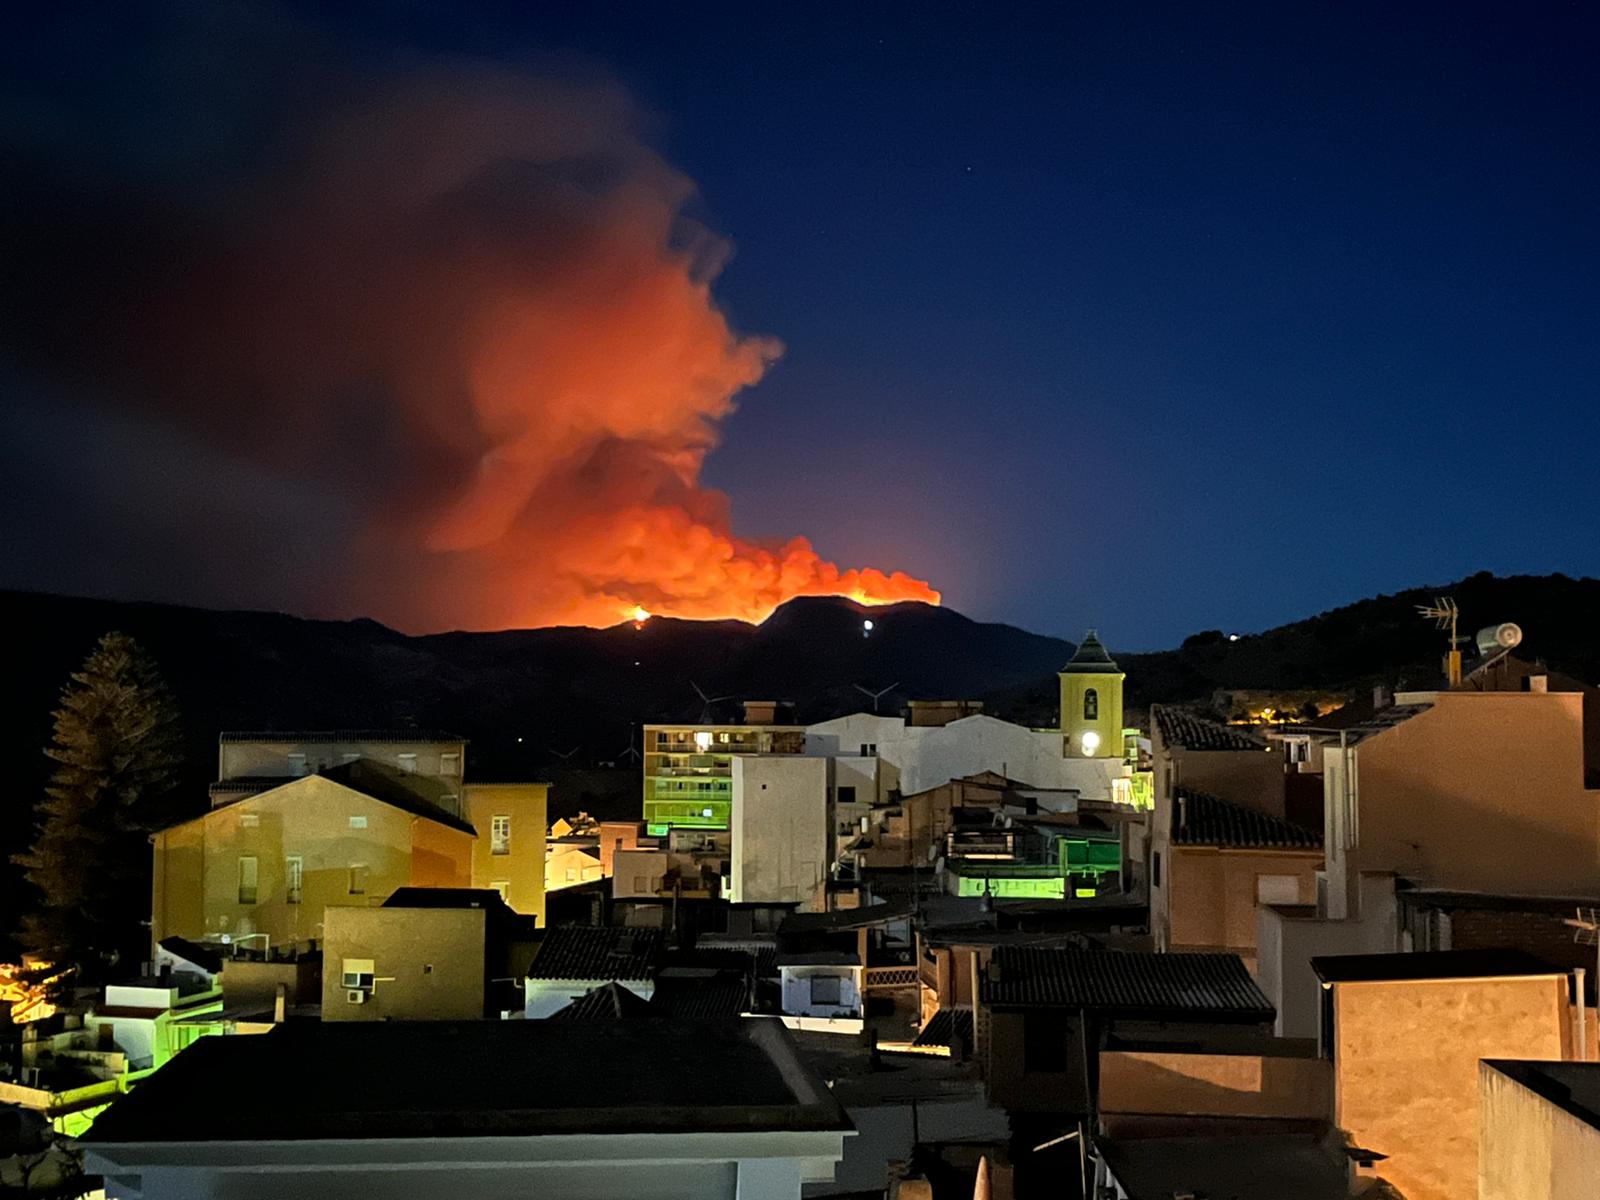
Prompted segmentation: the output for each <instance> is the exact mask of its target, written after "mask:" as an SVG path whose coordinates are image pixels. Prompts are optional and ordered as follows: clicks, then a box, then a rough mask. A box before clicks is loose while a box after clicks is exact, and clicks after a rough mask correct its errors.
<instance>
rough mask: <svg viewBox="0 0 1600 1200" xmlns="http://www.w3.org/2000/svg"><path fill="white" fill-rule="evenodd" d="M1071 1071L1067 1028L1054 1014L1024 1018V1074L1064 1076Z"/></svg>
mask: <svg viewBox="0 0 1600 1200" xmlns="http://www.w3.org/2000/svg"><path fill="white" fill-rule="evenodd" d="M1066 1069H1067V1038H1066V1029H1065V1028H1064V1023H1063V1022H1062V1020H1061V1018H1060V1017H1058V1016H1056V1015H1055V1014H1054V1013H1048V1012H1030V1013H1025V1014H1024V1015H1023V1018H1022V1070H1023V1073H1024V1074H1027V1075H1033V1074H1060V1073H1061V1072H1062V1071H1065V1070H1066Z"/></svg>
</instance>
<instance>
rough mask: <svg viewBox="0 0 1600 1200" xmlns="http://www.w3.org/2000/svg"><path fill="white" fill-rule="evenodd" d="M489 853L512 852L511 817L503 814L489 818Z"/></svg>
mask: <svg viewBox="0 0 1600 1200" xmlns="http://www.w3.org/2000/svg"><path fill="white" fill-rule="evenodd" d="M489 853H490V854H510V853H511V818H510V816H508V815H505V814H501V815H498V816H494V817H490V818H489Z"/></svg>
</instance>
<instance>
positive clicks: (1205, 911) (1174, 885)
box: [1162, 846, 1322, 960]
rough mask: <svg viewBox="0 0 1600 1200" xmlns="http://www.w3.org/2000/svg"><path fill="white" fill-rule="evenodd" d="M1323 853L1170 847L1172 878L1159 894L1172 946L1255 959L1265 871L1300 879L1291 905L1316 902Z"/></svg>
mask: <svg viewBox="0 0 1600 1200" xmlns="http://www.w3.org/2000/svg"><path fill="white" fill-rule="evenodd" d="M1321 865H1322V852H1321V851H1320V850H1319V851H1307V852H1303V853H1294V852H1266V851H1257V850H1219V849H1217V848H1215V847H1212V846H1172V847H1171V848H1170V851H1169V857H1168V868H1169V870H1170V878H1164V879H1163V880H1162V883H1163V889H1162V891H1163V895H1164V898H1165V901H1166V903H1167V904H1169V905H1170V906H1171V912H1170V915H1169V917H1168V920H1167V923H1166V925H1167V930H1168V933H1167V942H1166V946H1167V948H1168V949H1170V950H1198V949H1224V950H1229V951H1232V952H1233V953H1235V954H1239V955H1241V956H1242V957H1245V958H1248V959H1251V960H1253V959H1254V958H1255V950H1256V895H1257V885H1258V881H1259V880H1260V878H1261V877H1262V876H1263V875H1286V876H1292V877H1294V878H1295V879H1296V880H1297V882H1298V893H1297V895H1296V897H1295V903H1299V904H1307V903H1314V902H1315V901H1316V898H1317V869H1318V868H1319V867H1320V866H1321Z"/></svg>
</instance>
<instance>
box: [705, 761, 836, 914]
mask: <svg viewBox="0 0 1600 1200" xmlns="http://www.w3.org/2000/svg"><path fill="white" fill-rule="evenodd" d="M832 774H833V760H832V759H831V758H820V757H807V756H804V755H786V756H783V757H776V756H774V757H765V758H764V757H757V756H753V755H743V754H741V755H737V756H735V757H734V760H733V812H732V817H731V820H730V834H731V839H732V850H731V854H732V861H731V864H730V865H731V870H730V873H729V880H728V883H729V887H728V898H729V900H731V901H732V902H733V903H735V904H743V903H754V904H785V903H796V904H799V905H800V910H801V911H803V912H804V911H816V910H819V909H821V908H822V888H823V884H824V883H825V882H826V880H827V877H828V863H829V861H830V859H831V858H832V853H831V847H830V844H829V843H830V840H831V830H832V825H833V820H832V816H831V811H832V805H831V801H832V788H831V777H832Z"/></svg>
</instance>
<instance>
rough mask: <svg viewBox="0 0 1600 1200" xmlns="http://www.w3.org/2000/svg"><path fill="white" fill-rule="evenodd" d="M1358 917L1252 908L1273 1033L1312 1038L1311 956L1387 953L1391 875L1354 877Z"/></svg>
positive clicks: (1314, 983)
mask: <svg viewBox="0 0 1600 1200" xmlns="http://www.w3.org/2000/svg"><path fill="white" fill-rule="evenodd" d="M1358 882H1359V887H1360V892H1361V913H1362V917H1361V919H1360V920H1348V919H1346V920H1337V919H1332V918H1327V917H1316V916H1299V915H1296V914H1294V913H1293V910H1290V911H1289V912H1287V913H1286V912H1284V911H1281V910H1280V909H1278V908H1275V907H1273V906H1271V905H1266V904H1263V905H1261V906H1260V907H1259V908H1257V909H1256V983H1257V985H1258V986H1259V987H1260V988H1261V992H1262V994H1263V995H1265V996H1266V998H1267V999H1268V1000H1270V1001H1272V1004H1273V1007H1275V1008H1276V1009H1277V1010H1278V1016H1277V1020H1276V1022H1275V1023H1274V1025H1273V1033H1274V1034H1275V1035H1276V1036H1278V1037H1301V1038H1310V1037H1316V1036H1317V1026H1318V1023H1319V1020H1320V1014H1321V1010H1322V984H1321V983H1320V982H1319V981H1318V980H1317V974H1316V972H1315V971H1313V970H1312V969H1311V960H1312V959H1313V958H1318V957H1321V956H1324V955H1330V954H1391V953H1393V952H1395V951H1396V950H1398V949H1399V948H1400V947H1399V935H1398V929H1399V921H1398V913H1397V909H1396V905H1395V898H1394V876H1393V875H1387V874H1365V875H1362V876H1361V877H1360V879H1359V881H1358Z"/></svg>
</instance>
